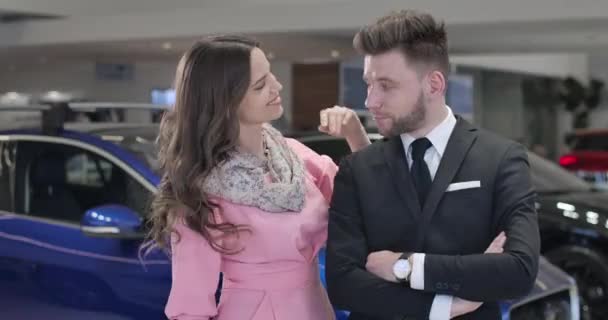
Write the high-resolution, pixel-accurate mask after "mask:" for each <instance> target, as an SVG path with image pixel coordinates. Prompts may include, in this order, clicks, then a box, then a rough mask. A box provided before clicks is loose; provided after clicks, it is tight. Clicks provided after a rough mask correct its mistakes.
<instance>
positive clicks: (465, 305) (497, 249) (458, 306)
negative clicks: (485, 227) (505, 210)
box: [450, 232, 507, 319]
mask: <svg viewBox="0 0 608 320" xmlns="http://www.w3.org/2000/svg"><path fill="white" fill-rule="evenodd" d="M506 241H507V236H506V234H505V233H504V232H501V233H500V234H499V235H498V236H497V237H496V238H494V240H493V241H492V243H490V246H489V247H488V248H487V249H486V251H485V252H484V254H491V253H503V251H504V245H505V242H506ZM482 304H483V302H476V301H469V300H464V299H461V298H457V297H454V299H453V300H452V310H451V311H450V319H452V318H455V317H459V316H461V315H464V314H467V313H471V312H473V311H475V310H477V309H479V307H481V305H482Z"/></svg>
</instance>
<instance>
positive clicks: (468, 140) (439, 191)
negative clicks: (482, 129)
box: [422, 117, 477, 221]
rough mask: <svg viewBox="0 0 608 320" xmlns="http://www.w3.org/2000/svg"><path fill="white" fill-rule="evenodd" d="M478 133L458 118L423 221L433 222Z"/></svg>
mask: <svg viewBox="0 0 608 320" xmlns="http://www.w3.org/2000/svg"><path fill="white" fill-rule="evenodd" d="M476 131H477V129H476V128H475V127H473V126H472V125H470V124H469V123H468V122H467V121H466V120H463V119H462V118H460V117H457V122H456V126H455V127H454V131H453V132H452V135H451V136H450V139H449V141H448V144H447V147H446V149H445V152H444V154H443V156H442V157H441V162H440V163H439V168H438V169H437V173H436V174H435V179H433V184H432V185H431V190H430V191H429V195H428V196H427V199H426V203H425V205H424V208H423V211H422V216H423V219H425V220H427V219H428V220H427V221H431V218H432V216H433V215H434V214H435V211H436V210H437V206H438V205H439V202H441V198H443V195H444V193H445V190H446V189H447V188H448V186H449V184H450V183H451V182H452V180H453V179H454V176H455V175H456V173H457V172H458V169H460V166H461V165H462V162H463V161H464V158H465V157H466V155H467V153H468V152H469V149H470V148H471V146H472V145H473V142H474V141H475V139H476V138H477V132H476Z"/></svg>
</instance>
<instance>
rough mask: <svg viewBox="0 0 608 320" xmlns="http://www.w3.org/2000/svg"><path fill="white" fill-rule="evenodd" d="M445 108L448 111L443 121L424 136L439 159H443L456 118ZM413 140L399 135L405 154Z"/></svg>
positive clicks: (405, 134) (407, 136)
mask: <svg viewBox="0 0 608 320" xmlns="http://www.w3.org/2000/svg"><path fill="white" fill-rule="evenodd" d="M445 107H446V109H447V111H448V114H447V116H446V117H445V119H444V120H443V121H442V122H441V123H440V124H439V125H438V126H436V127H435V128H434V129H433V130H431V132H429V133H428V134H427V135H426V138H427V139H429V141H431V143H432V144H433V147H434V148H435V150H436V151H437V153H438V154H439V157H443V153H444V152H445V149H446V147H447V145H448V141H449V140H450V136H451V135H452V131H454V127H456V118H455V117H454V114H453V113H452V109H450V107H448V106H445ZM414 140H416V138H414V137H412V136H411V135H409V134H407V133H404V134H402V135H401V141H402V142H403V147H404V149H405V150H406V153H407V154H409V152H410V146H411V145H412V142H414Z"/></svg>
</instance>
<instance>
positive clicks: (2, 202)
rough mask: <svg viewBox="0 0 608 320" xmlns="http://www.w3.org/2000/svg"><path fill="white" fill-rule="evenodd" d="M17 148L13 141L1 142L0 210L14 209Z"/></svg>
mask: <svg viewBox="0 0 608 320" xmlns="http://www.w3.org/2000/svg"><path fill="white" fill-rule="evenodd" d="M14 168H15V148H14V144H13V143H12V142H7V141H3V142H0V210H1V211H13V199H14V192H13V191H14V189H13V180H14Z"/></svg>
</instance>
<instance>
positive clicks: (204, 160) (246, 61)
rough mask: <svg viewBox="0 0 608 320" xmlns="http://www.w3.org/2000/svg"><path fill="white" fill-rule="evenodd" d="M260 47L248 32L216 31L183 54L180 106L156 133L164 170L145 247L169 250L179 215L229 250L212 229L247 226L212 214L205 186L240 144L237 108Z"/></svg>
mask: <svg viewBox="0 0 608 320" xmlns="http://www.w3.org/2000/svg"><path fill="white" fill-rule="evenodd" d="M256 47H259V44H258V43H257V42H255V41H253V40H251V39H248V38H245V37H240V36H215V37H209V38H206V39H204V40H202V41H199V42H197V43H195V44H194V45H193V46H192V47H191V48H190V49H189V50H188V51H186V53H184V55H183V56H182V58H181V60H180V62H179V64H178V67H177V72H176V77H175V93H176V97H175V106H174V108H173V110H171V111H169V112H167V113H166V114H165V115H164V116H163V118H162V120H161V124H160V131H159V135H158V138H157V145H158V150H159V151H158V160H159V165H160V169H161V172H162V173H163V174H162V178H161V181H160V184H159V186H158V193H157V194H156V195H155V197H154V199H153V201H152V205H151V207H152V213H151V217H150V221H149V224H150V232H149V235H148V241H147V242H146V243H145V244H144V246H143V247H142V248H144V250H145V251H146V253H147V252H149V251H150V250H151V249H152V248H155V247H159V248H161V249H163V250H165V251H167V252H170V241H171V234H172V233H173V232H176V231H174V228H173V224H174V223H175V222H176V220H177V219H184V222H185V223H186V225H187V226H188V227H189V228H190V229H192V230H194V231H196V232H198V233H199V234H200V235H202V236H203V237H204V238H205V239H206V240H207V241H209V243H210V244H211V245H212V247H213V248H214V249H215V250H217V251H220V252H227V251H230V250H229V249H228V248H225V247H223V246H222V245H221V244H220V243H219V241H216V239H217V237H212V236H211V232H213V231H220V233H221V234H226V233H235V232H239V231H240V229H241V228H242V226H237V225H234V224H231V223H226V222H223V223H219V222H218V221H217V219H216V216H215V215H214V214H212V212H213V210H214V209H215V208H217V205H216V204H215V203H213V202H212V201H211V200H210V199H209V197H208V196H207V195H206V194H205V192H203V189H202V186H203V182H204V181H205V179H206V178H207V177H208V176H209V174H210V172H211V170H212V169H213V168H214V167H216V166H217V165H218V164H220V163H221V162H222V161H224V160H226V159H227V157H228V153H229V151H231V150H233V149H234V148H235V147H236V144H237V141H238V137H239V121H238V118H237V109H238V107H239V104H240V103H241V101H242V100H243V98H244V96H245V94H246V92H247V89H248V87H249V85H250V75H251V69H250V64H251V63H250V58H251V51H252V50H253V49H254V48H256ZM177 212H179V217H178V216H177V214H178V213H177ZM213 233H214V234H215V232H213ZM178 239H179V234H178Z"/></svg>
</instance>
